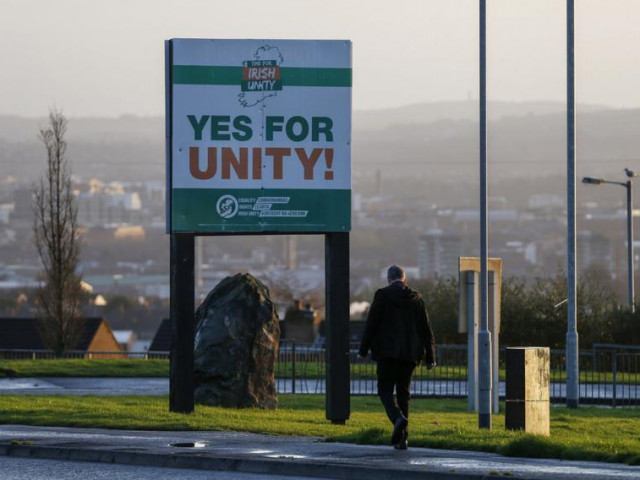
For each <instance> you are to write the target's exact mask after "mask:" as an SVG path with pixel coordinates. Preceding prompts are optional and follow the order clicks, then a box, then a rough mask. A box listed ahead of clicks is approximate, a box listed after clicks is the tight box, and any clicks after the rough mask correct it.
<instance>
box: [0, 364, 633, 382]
mask: <svg viewBox="0 0 640 480" xmlns="http://www.w3.org/2000/svg"><path fill="white" fill-rule="evenodd" d="M325 371H326V369H325V365H324V363H320V362H297V363H296V378H308V379H318V378H324V377H325ZM291 373H292V366H291V362H280V363H279V364H278V365H276V377H278V378H291ZM9 376H11V377H22V378H24V377H168V376H169V360H168V359H153V360H141V359H91V360H90V359H48V360H43V359H38V360H0V378H1V377H9ZM351 378H353V379H354V380H356V379H369V380H375V378H376V369H375V364H373V363H367V364H364V365H363V364H362V363H355V364H352V365H351ZM413 379H414V381H415V380H458V381H465V380H466V379H467V369H466V367H462V366H456V367H437V368H436V369H435V370H433V371H427V370H423V369H418V370H416V374H415V375H414V377H413ZM504 379H505V374H504V369H500V380H502V381H504ZM551 380H552V381H553V382H565V381H566V375H565V374H564V372H561V373H560V374H557V375H553V376H552V379H551ZM612 381H613V375H612V373H611V372H608V373H605V372H598V373H595V374H594V373H593V372H589V371H581V372H580V383H582V384H588V383H611V382H612ZM617 382H618V383H619V384H623V383H624V384H638V383H640V375H638V374H631V375H629V374H625V373H618V377H617Z"/></svg>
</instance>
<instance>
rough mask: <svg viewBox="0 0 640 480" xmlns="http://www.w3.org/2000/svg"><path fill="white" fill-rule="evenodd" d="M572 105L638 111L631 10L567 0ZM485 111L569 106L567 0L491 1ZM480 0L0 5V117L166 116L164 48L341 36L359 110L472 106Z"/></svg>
mask: <svg viewBox="0 0 640 480" xmlns="http://www.w3.org/2000/svg"><path fill="white" fill-rule="evenodd" d="M575 3H576V81H577V85H576V96H577V101H578V102H579V103H591V104H603V105H609V106H613V107H618V108H638V107H640V62H639V60H640V55H639V52H640V27H639V25H640V1H639V0H613V1H612V0H576V2H575ZM487 8H488V13H487V15H488V67H489V72H488V96H489V99H490V100H512V101H529V100H554V101H561V102H563V101H565V98H566V93H565V92H566V84H565V78H566V75H565V72H566V67H565V48H566V47H565V26H566V17H565V8H566V2H565V1H564V0H487ZM477 18H478V1H477V0H393V1H386V0H385V1H382V0H323V1H321V2H319V1H315V0H314V1H312V0H269V1H253V0H242V1H229V0H173V1H168V0H0V32H2V42H0V58H1V61H2V68H1V70H0V72H1V75H0V114H18V115H24V116H42V115H46V113H47V111H48V109H49V107H51V106H54V105H55V106H57V107H58V108H61V109H62V110H63V111H64V112H65V114H66V115H67V116H70V117H78V116H108V117H113V116H119V115H123V114H134V115H162V114H163V113H164V44H163V41H164V40H165V39H169V38H174V37H176V38H177V37H196V38H264V39H284V38H291V39H349V40H351V41H352V42H353V69H354V70H353V76H354V83H353V106H354V109H357V110H365V109H375V108H387V107H398V106H402V105H407V104H411V103H416V102H434V101H443V100H462V99H466V98H469V97H473V98H477V90H478V88H477V78H478V72H477V70H478V60H477V57H478V45H477V41H478V19H477Z"/></svg>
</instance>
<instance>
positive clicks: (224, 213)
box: [216, 195, 238, 218]
mask: <svg viewBox="0 0 640 480" xmlns="http://www.w3.org/2000/svg"><path fill="white" fill-rule="evenodd" d="M216 212H218V215H220V216H221V217H222V218H232V217H235V215H236V213H238V200H237V199H236V197H234V196H233V195H223V196H221V197H220V198H219V199H218V202H217V203H216Z"/></svg>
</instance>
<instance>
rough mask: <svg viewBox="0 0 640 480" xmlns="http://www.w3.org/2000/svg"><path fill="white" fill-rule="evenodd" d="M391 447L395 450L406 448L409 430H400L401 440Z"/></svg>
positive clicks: (407, 446)
mask: <svg viewBox="0 0 640 480" xmlns="http://www.w3.org/2000/svg"><path fill="white" fill-rule="evenodd" d="M393 448H395V449H396V450H406V449H407V448H409V432H408V431H407V430H406V429H405V431H404V432H402V440H400V442H399V443H397V444H396V445H394V446H393Z"/></svg>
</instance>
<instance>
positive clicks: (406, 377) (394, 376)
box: [377, 358, 416, 423]
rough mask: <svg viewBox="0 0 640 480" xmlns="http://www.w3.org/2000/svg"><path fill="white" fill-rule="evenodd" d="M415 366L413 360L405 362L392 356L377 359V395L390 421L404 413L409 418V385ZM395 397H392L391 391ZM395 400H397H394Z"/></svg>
mask: <svg viewBox="0 0 640 480" xmlns="http://www.w3.org/2000/svg"><path fill="white" fill-rule="evenodd" d="M415 368H416V363H415V362H407V361H403V360H397V359H394V358H386V359H382V360H378V368H377V375H378V396H379V397H380V401H381V402H382V405H384V409H385V411H386V412H387V416H388V417H389V420H391V423H395V421H396V420H397V419H398V418H399V417H400V415H404V417H405V418H409V400H410V398H411V394H410V393H409V387H410V385H411V377H412V376H413V371H414V370H415ZM394 390H395V392H396V398H395V399H394V398H393V391H394ZM396 400H397V402H396Z"/></svg>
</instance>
